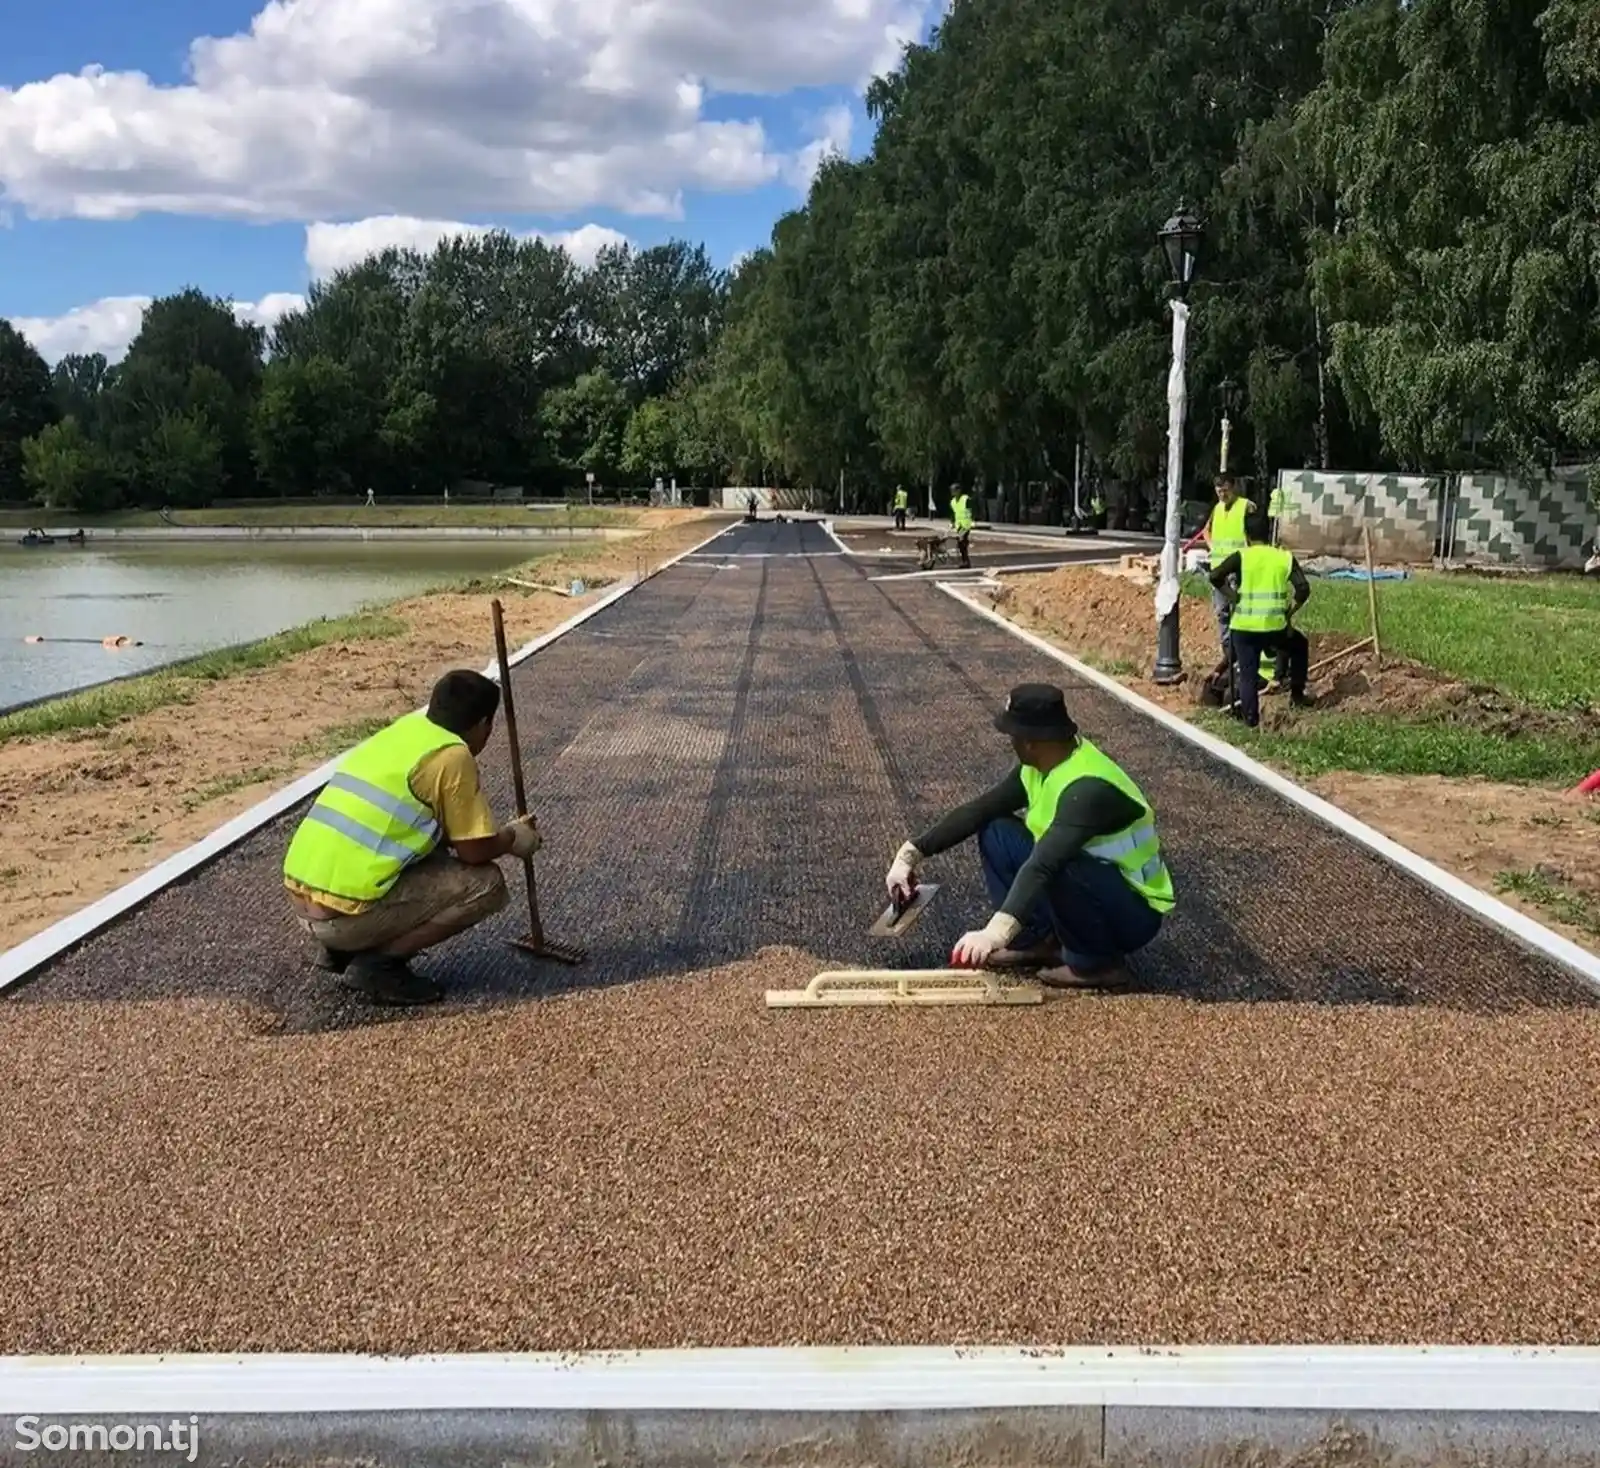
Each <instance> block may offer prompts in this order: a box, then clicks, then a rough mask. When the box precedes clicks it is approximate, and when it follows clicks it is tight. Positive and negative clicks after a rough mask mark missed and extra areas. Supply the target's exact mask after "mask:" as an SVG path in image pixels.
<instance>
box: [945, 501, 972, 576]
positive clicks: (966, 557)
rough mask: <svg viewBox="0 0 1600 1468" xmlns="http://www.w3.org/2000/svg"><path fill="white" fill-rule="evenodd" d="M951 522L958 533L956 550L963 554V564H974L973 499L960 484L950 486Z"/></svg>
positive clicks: (966, 565)
mask: <svg viewBox="0 0 1600 1468" xmlns="http://www.w3.org/2000/svg"><path fill="white" fill-rule="evenodd" d="M950 524H951V526H952V528H953V529H954V530H955V533H956V550H957V551H959V552H960V554H961V564H962V565H963V566H965V567H970V566H971V565H972V526H973V519H972V501H971V500H969V499H968V498H967V492H966V490H964V489H963V488H962V487H961V486H960V485H959V484H952V485H951V486H950Z"/></svg>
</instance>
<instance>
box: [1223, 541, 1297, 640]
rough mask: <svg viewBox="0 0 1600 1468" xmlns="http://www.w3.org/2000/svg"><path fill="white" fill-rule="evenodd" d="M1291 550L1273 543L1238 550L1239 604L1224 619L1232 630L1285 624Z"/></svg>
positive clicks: (1272, 629) (1263, 629)
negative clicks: (1231, 613)
mask: <svg viewBox="0 0 1600 1468" xmlns="http://www.w3.org/2000/svg"><path fill="white" fill-rule="evenodd" d="M1293 564H1294V553H1293V552H1292V551H1286V550H1283V549H1281V548H1279V547H1278V546H1275V545H1247V546H1246V547H1245V548H1244V549H1243V550H1242V551H1240V552H1239V604H1238V606H1236V607H1235V608H1234V609H1233V615H1232V617H1230V618H1229V619H1228V621H1229V625H1230V626H1231V627H1232V628H1233V630H1234V631H1235V632H1281V631H1282V630H1283V629H1284V628H1285V627H1287V626H1288V625H1289V584H1290V583H1289V568H1290V567H1291V566H1292V565H1293Z"/></svg>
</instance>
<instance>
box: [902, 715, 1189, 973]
mask: <svg viewBox="0 0 1600 1468" xmlns="http://www.w3.org/2000/svg"><path fill="white" fill-rule="evenodd" d="M994 726H995V728H996V729H998V730H999V731H1000V732H1001V733H1002V734H1007V735H1009V736H1010V738H1011V747H1012V749H1013V751H1014V752H1015V753H1016V756H1017V761H1018V764H1017V768H1016V769H1014V770H1013V771H1012V772H1011V773H1010V774H1009V775H1007V776H1006V777H1005V779H1003V780H1002V781H1001V782H1000V783H999V784H998V785H996V786H995V787H994V788H993V789H992V790H988V791H986V792H985V793H984V794H982V795H979V796H978V797H977V798H976V799H973V800H970V801H968V802H967V803H966V804H965V805H963V806H960V807H959V808H957V809H956V810H954V811H952V812H951V813H950V814H949V815H947V816H946V817H945V818H944V819H943V820H942V821H940V822H939V823H938V824H937V825H935V826H934V827H933V828H932V829H931V830H930V831H927V832H926V833H924V834H923V835H921V836H919V837H918V838H917V839H916V840H915V841H908V842H906V844H905V845H903V846H902V847H901V848H900V850H899V852H898V853H897V854H896V856H895V859H894V865H893V866H891V867H890V868H889V876H888V882H887V885H888V888H889V892H890V895H891V897H893V896H895V895H900V896H902V897H903V896H905V895H906V894H907V893H908V891H909V889H910V886H911V883H912V880H913V875H914V873H915V872H916V870H917V868H918V867H919V866H920V865H921V863H922V862H923V861H924V860H925V859H926V858H927V857H930V856H937V855H938V854H939V853H940V852H943V851H948V850H950V849H951V848H952V847H954V846H957V845H959V844H960V843H961V842H963V841H965V840H967V838H968V837H970V836H974V835H975V836H976V837H977V838H978V859H979V861H980V863H981V864H982V868H983V880H984V885H985V886H986V887H987V888H988V891H989V900H990V901H991V902H992V903H993V904H994V905H995V907H996V908H997V909H998V910H997V911H996V912H995V915H994V916H993V917H992V918H990V919H989V921H988V923H987V924H986V925H985V926H984V927H982V928H980V929H977V930H976V931H974V932H970V933H968V934H967V935H966V936H965V937H963V938H962V939H961V941H960V943H959V944H957V945H956V952H955V955H954V961H955V962H956V963H958V964H965V965H970V966H972V967H979V968H981V967H998V966H1007V965H1018V966H1033V965H1039V967H1040V973H1039V979H1040V981H1041V982H1042V983H1046V984H1050V985H1052V986H1054V987H1057V988H1093V989H1103V988H1117V987H1120V986H1121V985H1123V984H1126V983H1127V982H1128V980H1129V979H1130V978H1131V977H1132V976H1131V975H1130V974H1129V972H1128V969H1127V964H1126V959H1127V956H1128V955H1129V954H1131V953H1135V952H1137V951H1138V950H1139V949H1141V948H1143V947H1144V946H1145V945H1146V944H1147V943H1149V942H1150V940H1151V939H1152V938H1154V937H1155V936H1156V934H1157V933H1158V932H1159V931H1160V930H1161V922H1162V919H1163V918H1164V917H1165V915H1166V914H1167V913H1169V912H1171V911H1172V909H1173V906H1174V905H1175V902H1176V898H1175V895H1174V892H1173V886H1172V875H1171V873H1170V872H1168V870H1167V865H1166V862H1165V861H1164V860H1163V859H1162V856H1161V842H1160V840H1159V839H1158V838H1157V836H1156V825H1155V816H1154V814H1153V813H1152V812H1151V809H1150V803H1149V802H1148V801H1147V800H1146V799H1145V798H1144V796H1143V795H1142V794H1141V793H1140V791H1139V787H1138V786H1137V785H1135V784H1134V783H1133V781H1132V780H1130V779H1129V778H1128V777H1127V775H1125V774H1124V773H1123V772H1122V770H1121V769H1120V768H1118V766H1117V765H1116V764H1115V763H1114V762H1113V761H1112V760H1111V759H1109V758H1108V757H1107V756H1106V755H1104V754H1102V753H1101V752H1100V750H1099V749H1097V748H1096V747H1095V746H1094V745H1093V744H1091V743H1090V742H1089V741H1088V740H1087V739H1085V738H1083V736H1082V735H1080V734H1079V733H1078V726H1077V725H1076V724H1075V723H1073V721H1072V719H1071V717H1070V716H1069V715H1068V713H1067V706H1066V701H1065V699H1064V698H1063V696H1062V692H1061V690H1060V689H1059V688H1055V687H1052V686H1050V685H1049V684H1043V683H1026V684H1023V685H1022V686H1021V687H1018V688H1014V689H1012V690H1011V696H1010V697H1009V698H1008V699H1007V700H1006V706H1005V710H1004V712H1002V713H1001V714H999V715H997V716H996V718H995V721H994ZM1018 811H1021V812H1022V815H1021V818H1020V819H1019V818H1018V815H1017V812H1018Z"/></svg>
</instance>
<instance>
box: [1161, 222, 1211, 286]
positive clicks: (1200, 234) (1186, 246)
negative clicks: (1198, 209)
mask: <svg viewBox="0 0 1600 1468" xmlns="http://www.w3.org/2000/svg"><path fill="white" fill-rule="evenodd" d="M1157 237H1158V238H1159V239H1160V241H1161V248H1162V249H1163V250H1164V251H1166V256H1167V268H1168V269H1169V270H1170V271H1171V272H1172V279H1173V283H1174V284H1175V285H1178V286H1180V287H1186V286H1188V285H1189V284H1190V283H1191V282H1192V281H1193V280H1194V277H1195V273H1196V271H1198V270H1199V268H1200V247H1201V245H1203V244H1204V243H1205V237H1206V231H1205V226H1204V225H1202V224H1201V223H1200V221H1199V220H1198V219H1196V218H1195V217H1194V215H1192V214H1191V213H1189V211H1188V210H1186V209H1184V208H1182V207H1181V206H1180V208H1179V210H1178V212H1177V213H1176V214H1174V215H1173V216H1172V218H1171V219H1169V220H1168V221H1167V222H1166V223H1165V224H1164V225H1162V227H1161V231H1160V233H1159V235H1158V236H1157Z"/></svg>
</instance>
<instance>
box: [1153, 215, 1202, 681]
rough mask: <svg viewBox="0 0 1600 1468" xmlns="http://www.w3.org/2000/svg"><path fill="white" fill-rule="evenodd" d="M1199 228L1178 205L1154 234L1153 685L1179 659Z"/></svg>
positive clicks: (1173, 672) (1173, 670)
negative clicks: (1162, 289) (1160, 278)
mask: <svg viewBox="0 0 1600 1468" xmlns="http://www.w3.org/2000/svg"><path fill="white" fill-rule="evenodd" d="M1205 237H1206V231H1205V226H1204V225H1203V224H1201V222H1200V221H1199V219H1197V218H1196V217H1195V216H1194V215H1193V214H1191V213H1190V212H1189V211H1188V210H1187V209H1186V208H1185V207H1184V206H1183V205H1182V204H1179V205H1178V212H1177V213H1176V214H1174V215H1173V216H1172V218H1171V219H1169V220H1168V221H1167V222H1166V223H1165V224H1164V225H1162V226H1161V229H1160V230H1159V231H1158V232H1157V235H1156V238H1157V239H1158V240H1160V242H1161V248H1162V250H1163V252H1164V253H1165V254H1166V257H1167V267H1168V269H1169V270H1170V271H1171V273H1172V295H1171V299H1170V300H1169V302H1168V304H1169V305H1170V306H1171V307H1172V369H1171V371H1170V372H1169V373H1168V375H1167V526H1166V544H1165V545H1164V546H1163V547H1162V551H1161V579H1160V581H1159V582H1157V584H1156V620H1157V623H1158V625H1159V628H1160V630H1159V632H1158V634H1157V638H1156V666H1155V671H1154V675H1153V676H1154V678H1155V681H1156V682H1157V683H1181V682H1182V681H1183V658H1182V657H1181V655H1180V653H1179V648H1178V601H1179V595H1180V585H1181V583H1180V581H1179V577H1180V575H1181V571H1182V568H1181V567H1180V566H1179V564H1178V555H1179V551H1178V546H1179V543H1180V541H1181V540H1182V538H1183V420H1184V410H1185V408H1186V407H1187V397H1186V389H1185V386H1184V376H1183V368H1184V352H1185V346H1186V343H1187V340H1188V329H1189V303H1188V295H1189V286H1190V285H1191V284H1192V283H1193V281H1194V277H1195V274H1196V272H1197V271H1198V270H1199V267H1200V247H1201V246H1202V245H1203V244H1204V243H1205Z"/></svg>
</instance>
